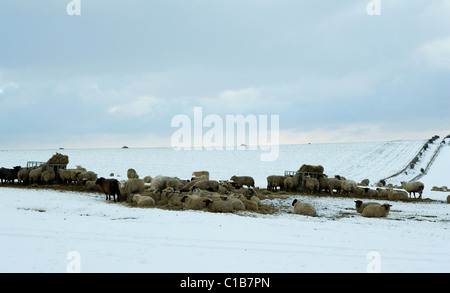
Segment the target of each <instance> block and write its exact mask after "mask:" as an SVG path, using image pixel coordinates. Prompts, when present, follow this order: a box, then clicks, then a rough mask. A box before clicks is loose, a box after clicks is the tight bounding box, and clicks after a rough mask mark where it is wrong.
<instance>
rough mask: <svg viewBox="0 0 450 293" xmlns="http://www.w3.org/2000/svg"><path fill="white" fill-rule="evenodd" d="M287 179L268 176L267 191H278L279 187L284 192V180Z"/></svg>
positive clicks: (278, 176)
mask: <svg viewBox="0 0 450 293" xmlns="http://www.w3.org/2000/svg"><path fill="white" fill-rule="evenodd" d="M286 178H287V176H280V175H270V176H267V190H269V191H277V190H278V189H277V188H278V187H280V190H283V189H284V180H285V179H286Z"/></svg>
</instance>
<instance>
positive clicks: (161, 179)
mask: <svg viewBox="0 0 450 293" xmlns="http://www.w3.org/2000/svg"><path fill="white" fill-rule="evenodd" d="M167 179H168V177H167V176H162V175H158V176H156V177H155V178H153V180H152V184H151V186H150V190H151V191H162V190H163V189H164V188H166V182H167Z"/></svg>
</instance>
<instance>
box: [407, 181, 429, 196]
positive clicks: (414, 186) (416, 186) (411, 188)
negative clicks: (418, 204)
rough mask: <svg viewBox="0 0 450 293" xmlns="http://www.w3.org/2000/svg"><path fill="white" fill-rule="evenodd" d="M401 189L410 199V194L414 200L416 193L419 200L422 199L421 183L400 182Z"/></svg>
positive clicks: (422, 187)
mask: <svg viewBox="0 0 450 293" xmlns="http://www.w3.org/2000/svg"><path fill="white" fill-rule="evenodd" d="M402 187H403V189H405V190H406V191H407V192H408V193H409V197H411V193H413V195H414V198H416V192H418V193H419V198H422V192H423V190H424V188H425V186H424V184H423V183H422V182H419V181H416V182H405V181H402Z"/></svg>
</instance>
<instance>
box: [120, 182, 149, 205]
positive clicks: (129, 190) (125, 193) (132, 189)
mask: <svg viewBox="0 0 450 293" xmlns="http://www.w3.org/2000/svg"><path fill="white" fill-rule="evenodd" d="M119 188H120V193H121V197H123V199H125V200H126V199H127V198H128V197H129V196H130V195H132V194H136V193H140V192H143V191H144V189H145V185H144V180H142V179H137V178H132V179H128V180H127V181H121V182H120V186H119Z"/></svg>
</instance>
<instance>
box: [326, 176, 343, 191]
mask: <svg viewBox="0 0 450 293" xmlns="http://www.w3.org/2000/svg"><path fill="white" fill-rule="evenodd" d="M327 185H328V190H329V191H330V194H331V195H333V190H336V192H337V193H340V191H341V188H342V182H341V180H339V179H337V178H328V181H327Z"/></svg>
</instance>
